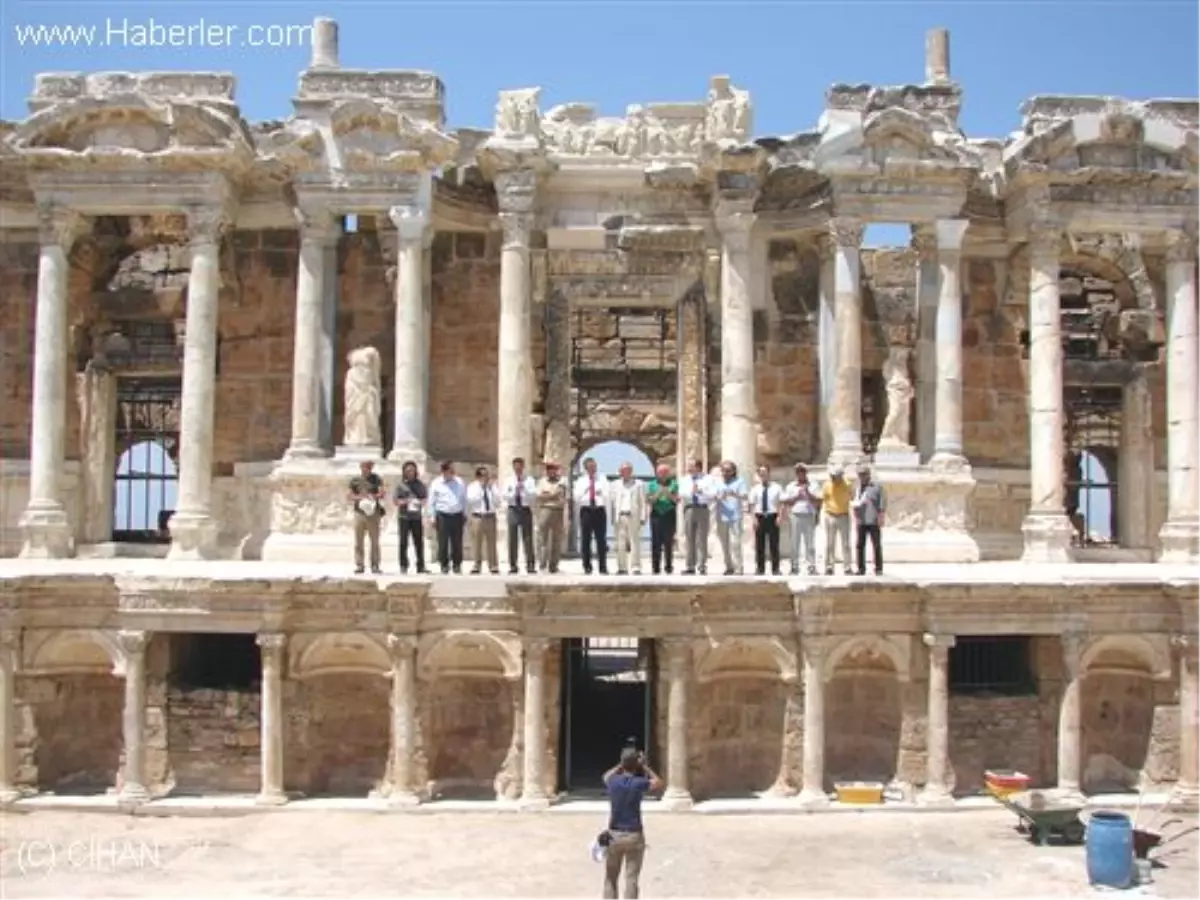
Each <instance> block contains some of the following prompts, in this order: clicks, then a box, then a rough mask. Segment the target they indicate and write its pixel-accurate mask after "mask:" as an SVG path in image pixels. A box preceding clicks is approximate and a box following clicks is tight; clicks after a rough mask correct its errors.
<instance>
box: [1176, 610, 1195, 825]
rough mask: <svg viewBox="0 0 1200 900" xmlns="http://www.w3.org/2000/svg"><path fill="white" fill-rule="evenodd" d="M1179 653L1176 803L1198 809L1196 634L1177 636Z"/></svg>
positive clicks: (1185, 808) (1184, 807)
mask: <svg viewBox="0 0 1200 900" xmlns="http://www.w3.org/2000/svg"><path fill="white" fill-rule="evenodd" d="M1175 645H1176V649H1177V651H1178V655H1179V778H1178V780H1177V781H1176V783H1175V797H1174V803H1175V804H1176V805H1177V806H1178V807H1181V808H1182V809H1184V810H1187V811H1190V812H1195V811H1196V810H1197V808H1198V807H1200V759H1198V758H1197V754H1198V753H1200V747H1197V738H1198V737H1200V734H1198V733H1197V732H1198V731H1200V714H1198V711H1197V707H1198V706H1200V680H1198V675H1197V673H1198V671H1200V660H1198V659H1197V639H1196V635H1194V634H1193V635H1187V636H1185V637H1179V638H1176V640H1175Z"/></svg>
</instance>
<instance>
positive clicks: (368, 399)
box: [342, 347, 383, 447]
mask: <svg viewBox="0 0 1200 900" xmlns="http://www.w3.org/2000/svg"><path fill="white" fill-rule="evenodd" d="M346 361H347V362H348V363H349V364H350V369H349V371H347V372H346V414H345V423H346V432H345V437H344V438H343V440H342V443H343V444H344V445H345V446H347V447H379V446H381V445H382V444H383V434H382V432H381V430H380V427H379V420H380V417H381V416H382V415H383V406H382V396H383V389H382V387H381V385H380V381H379V372H380V368H381V362H380V359H379V351H378V350H376V349H375V348H374V347H359V348H358V349H357V350H351V351H350V353H349V355H347V357H346Z"/></svg>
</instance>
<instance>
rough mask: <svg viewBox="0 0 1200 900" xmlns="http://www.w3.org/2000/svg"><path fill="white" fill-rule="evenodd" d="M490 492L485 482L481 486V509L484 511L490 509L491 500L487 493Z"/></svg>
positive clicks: (489, 510)
mask: <svg viewBox="0 0 1200 900" xmlns="http://www.w3.org/2000/svg"><path fill="white" fill-rule="evenodd" d="M490 493H491V489H490V488H489V487H488V486H487V485H486V484H485V485H484V486H483V511H484V512H491V511H492V501H491V499H490V498H489V497H488V494H490Z"/></svg>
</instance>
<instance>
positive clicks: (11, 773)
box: [0, 630, 21, 808]
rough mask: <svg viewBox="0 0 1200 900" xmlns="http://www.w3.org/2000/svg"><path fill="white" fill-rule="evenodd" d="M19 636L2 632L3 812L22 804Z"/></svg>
mask: <svg viewBox="0 0 1200 900" xmlns="http://www.w3.org/2000/svg"><path fill="white" fill-rule="evenodd" d="M19 647H20V641H19V632H17V631H10V630H5V631H0V808H2V807H5V806H8V805H9V804H10V803H13V802H15V801H16V800H19V799H20V797H21V794H20V792H19V791H18V790H17V785H16V776H17V727H16V724H17V723H16V690H15V687H16V686H15V684H14V683H13V682H14V679H15V675H16V654H17V650H18V648H19Z"/></svg>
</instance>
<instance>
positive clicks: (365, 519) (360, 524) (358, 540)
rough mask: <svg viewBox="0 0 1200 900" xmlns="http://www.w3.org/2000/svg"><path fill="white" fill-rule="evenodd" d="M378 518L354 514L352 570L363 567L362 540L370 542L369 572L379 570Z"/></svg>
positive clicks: (358, 513)
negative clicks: (365, 539)
mask: <svg viewBox="0 0 1200 900" xmlns="http://www.w3.org/2000/svg"><path fill="white" fill-rule="evenodd" d="M380 518H381V517H380V516H364V515H363V514H362V513H360V512H356V513H355V514H354V568H356V569H359V570H361V569H362V567H363V538H364V537H366V538H370V541H371V571H372V572H376V571H378V570H379V520H380Z"/></svg>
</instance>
